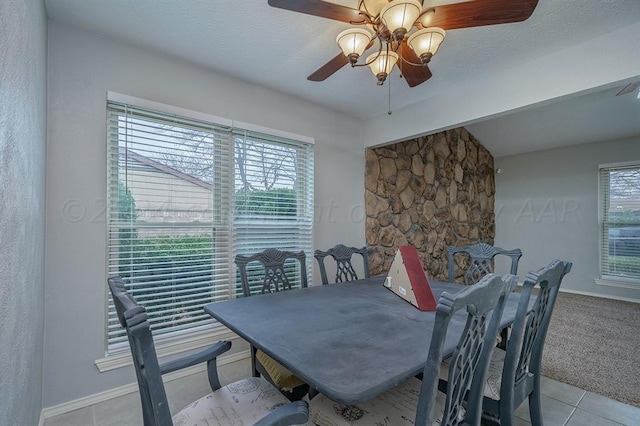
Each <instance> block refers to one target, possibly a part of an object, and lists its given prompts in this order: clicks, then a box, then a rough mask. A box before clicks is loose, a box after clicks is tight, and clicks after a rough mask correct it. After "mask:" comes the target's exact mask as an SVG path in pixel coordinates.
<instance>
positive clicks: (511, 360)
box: [483, 260, 572, 426]
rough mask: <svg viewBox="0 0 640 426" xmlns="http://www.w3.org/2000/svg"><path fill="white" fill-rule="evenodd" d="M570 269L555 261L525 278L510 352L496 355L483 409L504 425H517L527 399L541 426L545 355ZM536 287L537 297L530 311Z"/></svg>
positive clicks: (530, 410)
mask: <svg viewBox="0 0 640 426" xmlns="http://www.w3.org/2000/svg"><path fill="white" fill-rule="evenodd" d="M571 266H572V264H571V262H566V261H560V260H555V261H553V262H551V263H550V264H549V265H548V266H546V267H544V268H542V269H540V270H538V271H536V272H529V273H528V274H527V276H526V278H525V281H524V284H523V288H522V294H521V295H520V302H519V304H518V310H517V312H516V319H515V321H514V323H513V328H512V332H511V337H510V339H509V341H508V342H507V349H506V351H504V350H501V349H496V351H495V352H494V354H493V357H492V359H491V363H490V367H489V373H488V376H487V385H486V386H485V396H484V402H483V410H484V411H485V412H486V413H488V414H489V417H491V418H498V419H499V421H500V424H501V425H502V426H510V425H515V424H516V420H515V414H514V413H515V410H516V408H518V407H519V406H520V404H522V402H523V401H524V400H525V399H528V400H529V415H530V418H531V424H533V425H542V411H541V406H540V368H541V363H542V352H543V350H544V342H545V339H546V336H547V330H548V328H549V322H550V320H551V314H552V313H553V307H554V305H555V302H556V297H557V296H558V290H559V289H560V284H561V283H562V279H563V278H564V276H565V275H566V274H568V273H569V272H570V271H571ZM536 286H538V288H539V290H538V296H537V297H536V300H535V303H534V305H533V309H532V310H531V311H529V312H528V307H529V299H530V296H531V294H532V290H533V288H534V287H536ZM496 385H497V386H496Z"/></svg>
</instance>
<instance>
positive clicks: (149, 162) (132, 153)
mask: <svg viewBox="0 0 640 426" xmlns="http://www.w3.org/2000/svg"><path fill="white" fill-rule="evenodd" d="M126 155H127V157H128V158H130V159H131V158H132V159H134V160H135V161H137V162H139V163H141V164H144V165H146V166H149V167H151V168H154V169H157V170H158V171H161V172H164V173H167V174H170V175H173V176H175V177H177V178H180V179H183V180H186V181H187V182H191V183H193V184H194V185H198V186H200V187H202V188H205V189H208V190H210V191H211V190H212V189H213V187H212V186H211V184H210V183H207V182H205V181H203V180H201V179H198V178H196V177H193V176H191V175H188V174H186V173H183V172H181V171H179V170H176V169H174V168H173V167H169V166H167V165H166V164H162V163H160V162H158V161H155V160H152V159H151V158H149V157H145V156H144V155H141V154H138V153H137V152H135V151H132V150H130V149H127V150H126Z"/></svg>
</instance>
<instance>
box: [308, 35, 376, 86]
mask: <svg viewBox="0 0 640 426" xmlns="http://www.w3.org/2000/svg"><path fill="white" fill-rule="evenodd" d="M374 42H375V39H374V40H371V41H370V42H369V44H368V45H367V47H366V48H365V49H364V50H365V51H366V50H367V49H369V48H370V47H371V46H373V43H374ZM348 63H349V59H348V58H347V57H346V56H344V53H342V52H340V53H338V54H337V55H336V56H334V57H333V59H331V60H330V61H329V62H327V63H326V64H324V65H323V66H321V67H320V68H318V69H317V70H316V71H315V72H314V73H313V74H311V75H310V76H309V77H307V80H309V81H324V80H326V79H327V78H328V77H330V76H331V75H333V73H335V72H336V71H338V70H339V69H340V68H342V67H343V66H345V65H347V64H348Z"/></svg>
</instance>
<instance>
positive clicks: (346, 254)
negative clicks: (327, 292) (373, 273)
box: [313, 244, 369, 284]
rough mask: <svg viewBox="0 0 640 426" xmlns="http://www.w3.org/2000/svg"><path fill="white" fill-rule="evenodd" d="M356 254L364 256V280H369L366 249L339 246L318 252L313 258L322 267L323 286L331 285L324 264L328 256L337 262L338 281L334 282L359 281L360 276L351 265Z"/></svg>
mask: <svg viewBox="0 0 640 426" xmlns="http://www.w3.org/2000/svg"><path fill="white" fill-rule="evenodd" d="M354 254H359V255H360V256H362V264H363V266H364V277H363V278H369V253H368V252H367V248H366V247H362V248H357V247H347V246H345V245H344V244H338V245H336V246H335V247H332V248H330V249H329V250H327V251H322V250H316V251H315V252H314V253H313V256H314V257H315V258H316V260H317V261H318V266H319V267H320V277H321V278H322V284H329V279H328V278H327V269H326V267H325V264H324V258H325V257H327V256H331V257H333V260H335V261H336V279H335V281H334V282H336V283H341V282H345V281H353V280H357V279H358V274H357V273H356V270H355V269H354V267H353V264H352V263H351V258H352V257H353V255H354Z"/></svg>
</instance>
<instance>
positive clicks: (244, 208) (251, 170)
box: [233, 131, 313, 296]
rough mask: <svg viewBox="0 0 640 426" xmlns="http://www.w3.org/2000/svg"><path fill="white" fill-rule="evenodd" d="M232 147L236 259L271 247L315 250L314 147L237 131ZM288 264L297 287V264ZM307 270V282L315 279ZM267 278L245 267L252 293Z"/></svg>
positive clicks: (255, 267)
mask: <svg viewBox="0 0 640 426" xmlns="http://www.w3.org/2000/svg"><path fill="white" fill-rule="evenodd" d="M234 145H235V162H234V165H235V195H234V207H235V208H234V218H233V242H234V244H233V247H234V256H235V255H237V254H251V253H255V252H258V251H262V250H264V249H266V248H269V247H275V248H278V249H280V250H288V251H300V250H301V249H305V248H306V249H308V250H309V251H308V252H309V253H310V252H311V248H312V247H313V242H312V238H313V183H312V182H313V176H312V175H311V174H310V173H309V171H312V170H313V155H312V154H313V152H312V147H311V145H309V144H300V143H295V142H293V143H292V142H291V141H287V140H284V139H276V138H273V137H271V138H268V137H267V136H266V135H261V134H259V133H256V132H247V131H239V132H234ZM308 258H309V259H313V257H310V256H308ZM287 262H288V263H286V264H285V270H286V271H287V276H288V277H292V278H294V277H295V278H296V279H295V280H292V281H291V284H292V286H294V287H295V286H299V285H300V271H299V270H298V269H299V263H298V262H297V261H294V260H291V261H287ZM289 262H290V263H289ZM307 263H309V262H307ZM307 266H310V265H307ZM307 271H308V272H307V275H308V277H307V280H308V281H311V276H310V272H311V269H310V268H307ZM263 274H264V269H263V268H262V266H261V265H260V264H259V263H258V262H255V263H253V262H252V263H249V264H248V265H247V275H248V278H249V287H250V289H251V290H252V292H253V290H256V291H257V290H259V289H261V288H262V281H261V278H262V275H263ZM240 295H242V285H241V284H240V277H239V276H238V277H237V281H236V296H240Z"/></svg>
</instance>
